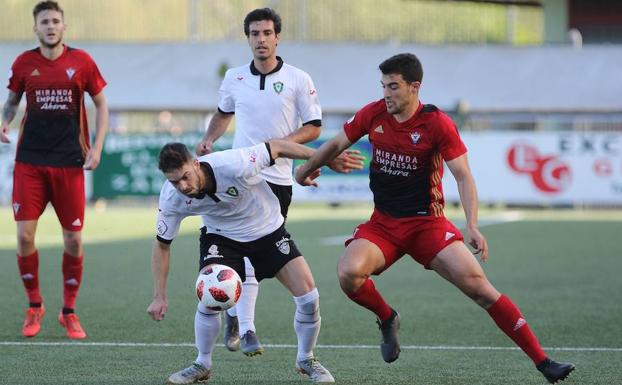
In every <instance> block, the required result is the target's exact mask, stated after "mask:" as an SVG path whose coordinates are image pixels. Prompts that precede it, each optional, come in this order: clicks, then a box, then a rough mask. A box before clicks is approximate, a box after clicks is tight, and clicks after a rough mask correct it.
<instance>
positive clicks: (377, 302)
mask: <svg viewBox="0 0 622 385" xmlns="http://www.w3.org/2000/svg"><path fill="white" fill-rule="evenodd" d="M346 295H347V296H348V297H349V298H350V299H351V300H352V301H354V302H356V303H358V304H359V305H361V306H363V307H365V308H367V309H369V310H371V311H372V312H374V313H375V314H376V316H377V317H378V319H379V320H380V321H386V320H387V319H389V317H391V314H392V311H391V307H390V306H389V305H388V304H387V303H386V302H385V300H384V298H382V295H380V293H379V292H378V290H376V286H375V285H374V281H372V280H371V279H369V278H368V279H367V280H366V281H365V283H363V285H361V287H359V289H358V290H357V291H356V292H355V293H353V294H348V293H346Z"/></svg>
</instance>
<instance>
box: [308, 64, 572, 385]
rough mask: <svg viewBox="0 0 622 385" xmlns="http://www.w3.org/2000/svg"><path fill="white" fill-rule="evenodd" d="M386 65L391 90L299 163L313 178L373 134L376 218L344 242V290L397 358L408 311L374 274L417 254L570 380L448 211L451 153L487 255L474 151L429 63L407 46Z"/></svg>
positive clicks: (551, 374)
mask: <svg viewBox="0 0 622 385" xmlns="http://www.w3.org/2000/svg"><path fill="white" fill-rule="evenodd" d="M380 71H381V72H382V80H381V85H382V88H383V91H384V92H383V93H384V98H383V99H381V100H378V101H376V102H373V103H370V104H368V105H367V106H365V107H363V108H362V109H361V110H359V111H358V112H357V113H356V114H355V115H354V117H352V118H351V119H350V120H348V122H346V123H345V125H344V130H343V132H341V133H340V134H338V135H336V136H335V137H334V138H332V139H331V140H330V141H328V142H326V143H325V144H324V145H322V147H320V149H319V150H318V151H317V152H316V153H315V154H314V155H313V156H312V157H311V158H310V159H309V160H308V161H307V163H305V164H304V165H302V166H300V167H299V168H298V170H297V172H296V180H297V181H298V183H300V184H302V185H311V184H312V183H313V181H312V179H311V177H310V175H311V173H312V172H313V171H314V170H316V169H318V168H319V167H322V166H323V165H325V164H326V163H327V162H329V161H330V160H331V159H333V158H334V157H335V156H336V155H337V154H340V153H341V152H342V151H343V150H344V149H346V148H348V147H349V146H351V145H352V143H354V142H356V141H358V140H359V139H360V138H361V137H363V136H365V135H368V136H369V141H370V143H371V145H372V157H373V158H372V160H371V164H370V171H369V174H370V188H371V190H372V192H373V195H374V205H375V208H374V212H373V214H372V216H371V218H370V220H369V221H368V222H366V223H364V224H362V225H359V226H358V227H357V228H356V229H355V230H354V234H353V236H352V238H350V239H349V240H347V241H346V249H345V252H344V254H343V256H342V257H341V259H340V260H339V265H338V268H337V270H338V276H339V283H340V285H341V288H342V290H343V291H344V292H345V294H346V295H347V296H348V297H349V298H350V299H351V300H352V301H354V302H356V303H357V304H359V305H361V306H363V307H365V308H367V309H369V310H371V311H372V312H373V313H375V314H376V316H377V318H378V325H379V327H380V330H381V333H382V343H381V345H380V349H381V354H382V357H383V359H384V360H385V361H386V362H393V361H395V360H396V359H397V358H398V356H399V353H400V345H399V342H398V338H397V331H398V329H399V326H400V318H399V314H398V313H397V312H396V311H395V310H394V309H392V308H391V307H390V306H389V305H388V304H387V303H386V302H385V300H384V299H383V297H382V296H381V294H380V293H379V292H378V290H377V289H376V288H375V286H374V283H373V281H372V280H371V278H370V276H371V275H379V274H381V273H382V272H383V271H384V270H386V269H387V268H389V267H390V266H391V265H392V264H393V263H395V262H396V261H397V260H398V259H399V258H401V257H402V256H403V255H404V254H409V255H410V256H412V257H413V258H414V259H415V260H416V261H417V262H419V263H420V264H422V265H423V266H424V267H425V268H427V269H432V270H434V271H436V272H437V273H438V274H439V275H440V276H441V277H443V278H445V279H446V280H448V281H449V282H451V283H452V284H453V285H454V286H456V287H457V288H458V289H460V290H461V291H462V292H463V293H464V294H466V295H467V296H468V297H469V298H471V299H472V300H473V301H475V302H476V303H477V304H478V305H480V306H481V307H482V308H484V309H486V311H487V312H488V314H489V315H490V317H491V318H492V319H493V320H494V322H495V323H496V324H497V326H498V327H499V328H500V329H501V330H502V331H503V332H504V333H505V334H507V335H508V337H510V338H511V339H512V340H513V341H514V342H515V343H516V344H517V345H518V346H519V347H520V348H521V349H522V350H523V351H524V352H525V353H526V354H527V355H528V356H529V358H531V359H532V360H533V362H534V364H535V365H536V367H537V368H538V370H540V371H541V372H542V373H543V374H544V376H545V377H546V379H547V380H548V381H549V382H551V383H553V382H556V381H558V380H563V379H565V378H566V377H567V376H568V374H569V373H570V372H571V371H572V370H573V369H574V365H573V364H571V363H558V362H555V361H552V360H551V359H549V358H548V356H547V355H546V353H545V352H544V351H543V350H542V347H541V346H540V343H539V342H538V340H537V338H536V336H535V335H534V333H533V332H532V331H531V329H530V327H529V325H528V324H527V321H526V320H525V318H524V317H523V316H522V314H521V312H520V310H519V309H518V307H517V306H516V305H514V303H513V302H512V301H511V300H510V299H509V298H508V297H507V296H506V295H503V294H501V293H499V292H498V291H497V289H495V287H493V285H492V284H491V283H490V282H489V281H488V279H487V278H486V275H485V274H484V271H483V269H482V268H481V266H480V265H479V263H478V262H477V259H476V258H475V256H474V255H473V254H472V253H471V252H470V251H469V249H468V248H467V246H466V245H465V244H464V242H463V241H464V238H463V236H462V234H461V233H460V231H459V230H458V229H457V228H456V227H455V226H454V225H453V224H452V223H451V222H450V221H449V220H447V218H445V216H444V215H443V207H444V198H443V189H442V184H441V178H442V175H443V161H445V163H446V164H447V166H448V168H449V170H450V171H451V173H452V175H453V176H454V178H455V180H456V182H457V184H458V191H459V194H460V201H461V203H462V206H463V208H464V212H465V216H466V222H467V224H466V230H467V234H468V236H469V238H470V241H469V244H470V245H471V246H472V247H473V248H474V249H475V253H476V254H481V260H482V261H486V260H487V259H488V245H487V243H486V238H484V236H483V235H482V234H481V233H480V231H479V230H478V226H477V211H478V201H477V191H476V187H475V181H474V180H473V176H472V175H471V171H470V169H469V164H468V162H467V155H466V153H467V149H466V147H465V145H464V144H463V143H462V140H461V139H460V135H459V134H458V130H457V128H456V126H455V125H454V123H453V122H452V120H451V119H450V118H449V117H448V116H447V115H446V114H445V113H443V112H442V111H440V110H439V109H438V108H437V107H435V106H433V105H429V104H422V103H421V102H420V101H419V88H420V87H421V80H422V78H423V69H422V66H421V63H420V62H419V60H418V59H417V57H416V56H415V55H413V54H407V53H406V54H399V55H395V56H393V57H391V58H389V59H387V60H385V61H384V62H383V63H381V64H380Z"/></svg>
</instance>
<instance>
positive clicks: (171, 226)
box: [156, 182, 186, 243]
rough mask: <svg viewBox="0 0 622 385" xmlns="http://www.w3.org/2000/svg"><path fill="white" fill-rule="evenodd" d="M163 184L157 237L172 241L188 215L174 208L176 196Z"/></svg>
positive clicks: (164, 241)
mask: <svg viewBox="0 0 622 385" xmlns="http://www.w3.org/2000/svg"><path fill="white" fill-rule="evenodd" d="M166 183H167V182H165V185H164V186H162V190H161V191H160V201H159V204H158V217H157V220H156V237H157V239H158V240H159V241H160V242H162V243H171V242H173V239H174V238H175V237H176V236H177V234H178V233H179V226H180V225H181V221H182V220H183V219H184V218H185V217H186V216H185V215H182V214H180V213H179V212H177V211H176V210H173V206H174V204H175V203H174V201H175V199H174V196H173V194H172V193H171V190H170V189H167V188H166Z"/></svg>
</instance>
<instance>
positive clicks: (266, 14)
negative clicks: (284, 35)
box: [244, 8, 281, 37]
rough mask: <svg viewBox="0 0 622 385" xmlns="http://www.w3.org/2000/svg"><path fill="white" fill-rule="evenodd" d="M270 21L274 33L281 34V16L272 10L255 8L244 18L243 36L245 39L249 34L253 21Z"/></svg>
mask: <svg viewBox="0 0 622 385" xmlns="http://www.w3.org/2000/svg"><path fill="white" fill-rule="evenodd" d="M262 20H272V22H273V23H274V32H275V33H276V34H279V33H281V16H279V14H278V13H276V12H275V11H274V9H272V8H257V9H255V10H253V11H250V12H249V13H248V15H246V17H245V18H244V34H245V35H246V37H248V35H249V34H250V27H249V26H250V24H251V23H252V22H254V21H262Z"/></svg>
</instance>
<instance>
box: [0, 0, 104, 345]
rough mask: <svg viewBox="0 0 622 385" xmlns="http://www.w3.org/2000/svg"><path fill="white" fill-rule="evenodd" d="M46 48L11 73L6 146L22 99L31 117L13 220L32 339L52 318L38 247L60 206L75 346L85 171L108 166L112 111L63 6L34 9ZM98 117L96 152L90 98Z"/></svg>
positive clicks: (69, 327) (20, 148) (23, 58)
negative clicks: (73, 41) (41, 228)
mask: <svg viewBox="0 0 622 385" xmlns="http://www.w3.org/2000/svg"><path fill="white" fill-rule="evenodd" d="M33 16H34V21H35V25H34V28H33V29H34V32H35V34H36V35H37V37H38V39H39V42H40V44H39V47H38V48H35V49H33V50H29V51H26V52H24V53H22V54H21V55H20V56H18V57H17V59H16V60H15V62H14V63H13V66H12V67H11V71H12V72H11V76H10V79H9V85H8V88H9V95H8V98H7V101H6V103H5V104H4V108H3V110H2V125H1V126H0V141H1V142H3V143H8V142H9V140H10V139H9V135H8V133H9V123H11V121H12V120H13V118H14V117H15V114H16V112H17V108H18V106H19V102H20V100H21V98H22V95H23V94H24V93H25V94H26V113H25V115H24V119H23V120H22V122H21V126H20V131H19V139H18V142H17V154H16V157H15V169H14V173H13V214H14V217H15V221H16V222H17V264H18V266H19V271H20V275H21V277H22V281H23V283H24V287H25V289H26V293H27V295H28V300H29V302H30V306H29V307H28V309H27V310H26V319H25V321H24V325H23V328H22V334H23V335H24V336H25V337H34V336H35V335H37V333H38V332H39V330H40V329H41V318H42V317H43V315H44V313H45V308H44V306H43V300H42V298H41V294H40V292H39V278H38V274H39V273H38V265H39V254H38V251H37V249H36V247H35V243H34V241H35V232H36V229H37V221H38V219H39V216H41V214H42V213H43V210H44V209H45V206H46V205H47V203H48V202H51V203H52V206H54V210H55V211H56V215H57V216H58V219H59V221H60V223H61V226H62V228H63V242H64V252H63V267H62V271H63V283H64V284H63V299H64V302H63V309H62V310H61V312H60V314H59V315H58V321H59V323H60V324H61V325H62V326H63V327H64V328H65V329H66V333H67V336H68V337H69V338H72V339H83V338H85V337H86V333H85V332H84V330H83V329H82V327H81V325H80V321H79V319H78V316H77V315H76V314H75V312H74V306H75V302H76V297H77V295H78V289H79V287H80V282H81V280H82V260H83V250H82V238H81V230H82V225H83V223H84V206H85V193H84V171H83V170H93V169H95V168H96V167H97V165H98V164H99V161H100V156H101V151H102V147H103V145H104V138H105V136H106V131H107V129H108V106H107V102H106V97H105V96H104V93H103V91H102V90H103V88H104V86H105V85H106V82H105V81H104V79H103V78H102V76H101V74H100V73H99V70H98V68H97V65H96V64H95V62H94V61H93V59H92V58H91V57H90V56H89V55H88V54H87V53H86V52H84V51H82V50H79V49H75V48H71V47H68V46H66V45H65V44H63V33H64V32H65V29H66V26H65V24H64V20H63V16H64V15H63V10H62V9H61V8H60V6H59V5H58V3H56V2H55V1H42V2H40V3H38V4H37V5H36V6H35V8H34V9H33ZM85 92H88V93H89V94H90V96H91V98H92V100H93V103H94V104H95V109H96V129H97V132H96V135H95V142H94V143H93V146H92V147H91V146H90V143H89V142H90V139H89V130H88V127H87V119H86V110H85V106H84V93H85Z"/></svg>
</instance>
